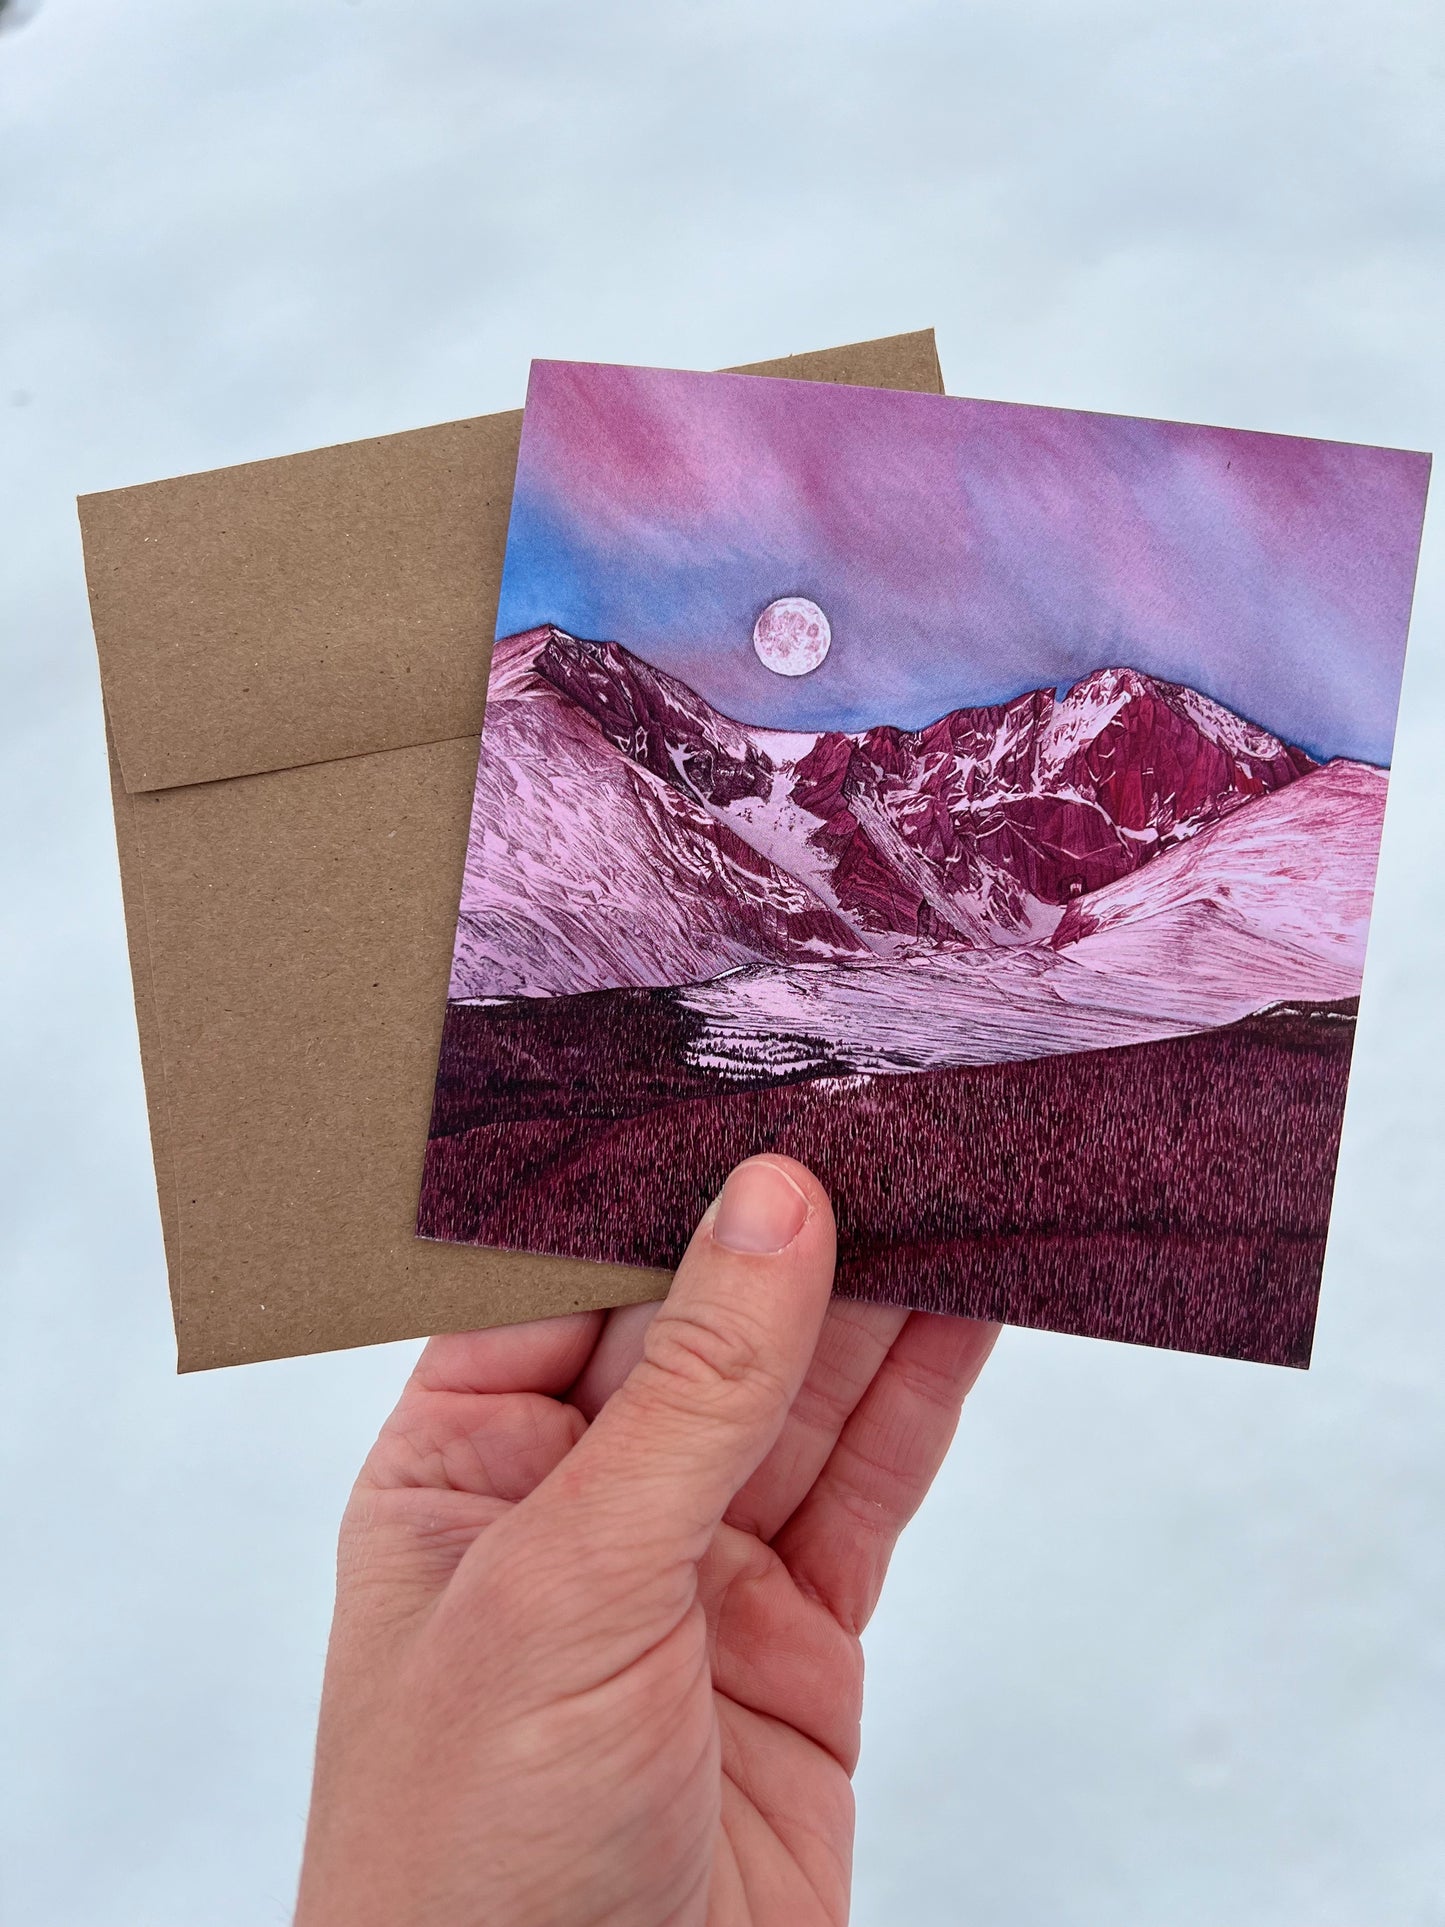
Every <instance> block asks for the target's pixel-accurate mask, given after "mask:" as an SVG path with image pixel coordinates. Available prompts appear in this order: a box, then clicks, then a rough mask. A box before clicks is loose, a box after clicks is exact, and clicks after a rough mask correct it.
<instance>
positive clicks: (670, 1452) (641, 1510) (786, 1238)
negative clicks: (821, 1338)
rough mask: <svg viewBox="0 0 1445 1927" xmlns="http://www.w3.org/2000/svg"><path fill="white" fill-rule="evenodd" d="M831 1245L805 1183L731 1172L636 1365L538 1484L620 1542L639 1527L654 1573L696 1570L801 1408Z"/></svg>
mask: <svg viewBox="0 0 1445 1927" xmlns="http://www.w3.org/2000/svg"><path fill="white" fill-rule="evenodd" d="M835 1243H836V1240H835V1235H834V1229H833V1213H832V1210H831V1208H830V1206H829V1203H828V1196H827V1193H826V1192H825V1191H824V1189H823V1187H822V1186H821V1185H820V1184H819V1183H818V1181H817V1179H816V1178H815V1177H814V1176H813V1175H812V1173H811V1172H809V1171H807V1170H806V1169H805V1168H804V1167H803V1166H802V1165H801V1164H796V1163H794V1161H793V1160H792V1159H791V1158H784V1157H774V1156H772V1155H768V1156H765V1157H756V1158H750V1159H748V1161H747V1162H746V1163H744V1164H740V1165H739V1166H738V1167H737V1169H736V1170H735V1171H734V1172H733V1173H732V1175H731V1176H730V1177H729V1179H728V1181H727V1183H726V1184H725V1185H724V1187H723V1189H722V1192H721V1193H720V1195H719V1196H718V1198H717V1199H716V1200H715V1202H714V1203H713V1204H712V1205H711V1206H710V1208H709V1209H708V1211H707V1212H706V1213H705V1214H704V1216H703V1219H702V1222H701V1224H699V1226H698V1228H697V1231H696V1232H695V1234H694V1236H693V1239H692V1242H691V1243H690V1244H689V1246H688V1248H687V1252H686V1254H685V1255H684V1257H683V1260H682V1263H681V1264H680V1265H679V1267H678V1270H677V1275H676V1277H675V1278H674V1279H673V1282H672V1289H671V1290H670V1291H669V1293H668V1295H667V1298H666V1299H665V1301H664V1302H663V1304H662V1305H661V1307H660V1308H659V1310H658V1312H657V1315H656V1317H655V1318H654V1319H653V1320H652V1323H651V1324H650V1325H649V1326H648V1328H647V1333H646V1336H645V1338H644V1340H643V1344H642V1355H641V1357H640V1358H639V1359H638V1361H637V1363H636V1365H634V1367H633V1368H632V1371H631V1372H630V1373H629V1374H628V1376H627V1377H626V1378H625V1379H624V1380H623V1382H622V1384H621V1385H620V1386H619V1388H618V1389H617V1391H616V1392H615V1393H614V1394H613V1395H612V1397H611V1398H610V1399H608V1401H607V1403H606V1404H605V1405H604V1406H603V1408H602V1410H601V1411H600V1412H599V1413H598V1415H597V1417H596V1419H595V1420H594V1421H593V1423H592V1425H591V1427H590V1428H589V1430H588V1432H587V1433H586V1435H585V1436H584V1438H583V1439H582V1440H581V1442H580V1443H579V1444H578V1445H577V1446H576V1447H575V1449H574V1450H573V1451H572V1452H570V1453H569V1454H568V1456H567V1458H566V1459H565V1460H564V1462H563V1464H562V1465H561V1466H559V1467H558V1469H557V1471H556V1472H555V1473H553V1474H552V1478H551V1479H549V1480H548V1481H547V1484H551V1483H552V1482H553V1480H555V1481H557V1483H558V1484H559V1485H561V1486H564V1487H565V1488H566V1490H567V1496H568V1499H569V1500H576V1501H578V1502H579V1503H580V1505H581V1506H582V1507H583V1509H584V1511H585V1513H586V1514H587V1516H589V1517H590V1519H591V1520H592V1522H593V1524H594V1526H596V1525H599V1524H600V1523H601V1522H602V1519H603V1518H605V1519H606V1520H607V1521H608V1522H610V1523H611V1524H612V1526H613V1527H614V1529H615V1530H616V1531H617V1532H618V1533H619V1534H621V1535H623V1536H624V1537H629V1536H631V1535H632V1533H633V1532H635V1531H636V1527H637V1523H638V1522H640V1521H644V1522H645V1523H646V1531H645V1535H644V1536H645V1542H646V1557H647V1558H648V1559H649V1560H650V1561H656V1562H657V1563H658V1564H665V1563H669V1562H671V1561H672V1560H678V1559H681V1560H697V1559H700V1558H701V1556H702V1554H703V1552H704V1551H705V1550H706V1549H707V1545H708V1542H709V1540H710V1539H711V1537H712V1535H713V1533H714V1532H715V1531H716V1529H717V1526H718V1523H719V1521H720V1520H721V1518H722V1515H723V1513H724V1512H725V1511H726V1510H727V1507H728V1505H729V1503H730V1501H731V1500H732V1498H733V1495H734V1494H735V1493H736V1492H737V1491H738V1489H739V1488H740V1487H741V1486H742V1485H744V1484H745V1483H746V1481H747V1480H748V1478H749V1477H750V1476H751V1475H752V1473H753V1472H754V1471H755V1470H756V1469H757V1467H758V1465H759V1464H760V1463H761V1462H762V1460H763V1458H764V1457H765V1456H766V1455H767V1452H768V1451H769V1449H770V1447H771V1446H772V1445H773V1443H774V1442H775V1440H776V1439H777V1436H778V1434H779V1432H780V1431H781V1430H782V1426H783V1421H784V1419H785V1418H786V1416H787V1413H788V1408H789V1406H790V1405H791V1404H792V1402H793V1400H794V1398H795V1397H796V1396H797V1393H798V1389H799V1387H800V1385H801V1384H802V1381H803V1376H804V1373H805V1372H806V1371H807V1368H808V1363H809V1360H810V1359H811V1358H812V1355H813V1348H814V1346H815V1345H816V1343H817V1340H818V1333H819V1330H820V1328H821V1326H822V1322H823V1314H824V1312H825V1311H826V1309H827V1305H828V1294H829V1290H830V1288H831V1285H832V1280H833V1261H834V1252H835ZM538 1496H539V1497H540V1496H541V1495H540V1493H539V1494H538ZM559 1496H560V1494H559ZM599 1515H600V1516H599ZM614 1543H615V1541H614ZM638 1550H639V1552H641V1551H642V1550H643V1547H642V1546H640V1545H639V1547H638Z"/></svg>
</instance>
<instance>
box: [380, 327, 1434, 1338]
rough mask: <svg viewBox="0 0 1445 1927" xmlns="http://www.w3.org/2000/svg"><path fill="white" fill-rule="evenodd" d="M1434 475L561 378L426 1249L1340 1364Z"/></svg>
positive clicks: (530, 483)
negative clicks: (804, 1200) (739, 1215)
mask: <svg viewBox="0 0 1445 1927" xmlns="http://www.w3.org/2000/svg"><path fill="white" fill-rule="evenodd" d="M1428 469H1429V463H1428V458H1426V457H1423V456H1420V455H1417V454H1413V453H1411V452H1409V451H1406V450H1399V449H1384V448H1371V447H1364V446H1355V445H1351V444H1345V443H1338V442H1323V441H1309V440H1306V439H1304V438H1301V437H1291V436H1280V435H1261V434H1255V433H1247V432H1243V431H1239V430H1230V429H1220V428H1209V427H1200V426H1193V425H1189V424H1185V423H1179V422H1161V421H1146V420H1138V419H1134V418H1129V417H1122V416H1105V415H1090V414H1085V413H1081V412H1078V411H1070V410H1066V409H1054V408H1036V407H1021V406H1017V405H1011V404H1008V403H999V402H983V401H967V400H961V399H955V398H952V397H947V396H941V395H919V394H890V393H887V392H886V391H881V390H865V389H849V388H846V387H843V386H830V385H828V384H818V383H812V382H796V381H777V380H757V379H753V378H749V377H745V376H700V375H687V374H679V373H677V372H675V371H669V370H661V369H635V368H633V369H628V368H608V367H596V366H590V365H586V364H578V363H558V362H538V363H535V364H534V365H533V370H532V378H531V383H530V386H529V390H528V401H527V409H526V413H525V416H524V419H523V427H522V441H521V450H520V455H519V460H518V468H517V482H516V491H515V495H514V498H513V506H512V515H511V523H510V527H509V533H508V540H507V554H506V565H505V569H504V572H503V578H502V584H501V594H500V603H499V610H498V617H497V623H496V633H497V636H498V638H499V640H498V641H497V642H496V644H495V646H494V649H493V653H492V658H491V665H490V672H489V680H488V689H487V704H486V714H485V718H484V724H483V730H482V739H481V746H480V752H479V759H478V765H477V778H476V788H475V793H474V797H473V804H472V813H471V821H470V831H469V838H468V846H467V853H466V859H465V867H464V875H463V881H462V888H461V896H460V904H459V910H458V918H457V926H456V940H455V946H454V950H453V955H452V962H451V972H450V982H449V986H448V995H447V1001H446V1009H445V1013H444V1016H443V1021H442V1029H441V1042H440V1049H439V1053H438V1062H437V1075H436V1083H435V1090H434V1098H433V1105H432V1112H431V1121H430V1126H429V1130H428V1140H427V1146H426V1153H425V1159H424V1165H423V1173H422V1182H421V1186H420V1198H419V1204H418V1212H417V1221H416V1223H417V1231H418V1233H419V1235H420V1236H422V1237H424V1238H435V1239H444V1240H448V1241H453V1242H461V1243H469V1244H475V1245H487V1246H494V1247H501V1248H504V1249H508V1250H514V1251H525V1252H540V1253H548V1254H556V1255H560V1256H563V1257H567V1258H573V1259H583V1260H589V1261H593V1262H596V1263H601V1264H605V1265H613V1266H622V1267H639V1266H640V1267H646V1268H649V1269H651V1270H652V1271H654V1272H656V1273H662V1272H665V1271H666V1270H667V1269H668V1268H669V1267H671V1266H673V1265H675V1264H676V1263H677V1262H678V1260H679V1258H680V1256H681V1254H682V1252H683V1250H684V1248H685V1246H686V1243H687V1240H688V1237H689V1236H690V1234H691V1230H692V1227H693V1226H694V1225H695V1224H696V1223H697V1221H698V1218H699V1216H700V1215H701V1213H702V1211H703V1210H704V1208H705V1207H706V1205H707V1203H708V1201H709V1200H710V1199H711V1198H713V1197H715V1196H716V1194H717V1192H718V1190H719V1189H720V1187H721V1186H722V1184H723V1182H724V1180H725V1179H726V1177H727V1174H728V1171H729V1170H730V1169H731V1168H732V1166H733V1165H735V1164H736V1163H737V1162H738V1161H739V1160H740V1159H742V1158H745V1157H748V1156H751V1155H756V1154H757V1153H759V1152H776V1153H779V1154H785V1155H787V1156H790V1157H793V1158H797V1159H799V1160H800V1161H801V1162H803V1163H804V1164H806V1165H808V1166H809V1167H810V1168H811V1169H812V1170H813V1171H814V1172H815V1173H816V1174H817V1176H818V1177H819V1179H820V1180H821V1181H822V1183H823V1185H824V1186H825V1188H826V1189H827V1191H828V1193H829V1196H830V1198H831V1200H832V1203H833V1210H834V1216H835V1219H836V1223H837V1231H838V1272H837V1279H836V1285H835V1289H836V1290H837V1291H838V1292H839V1293H840V1294H841V1295H843V1296H851V1297H856V1298H862V1299H871V1300H878V1301H882V1302H885V1303H889V1304H893V1305H899V1306H907V1307H912V1308H915V1309H920V1310H926V1311H934V1312H947V1313H953V1314H959V1315H965V1316H971V1317H979V1318H990V1319H999V1320H1002V1321H1004V1322H1008V1323H1012V1324H1018V1325H1028V1326H1037V1327H1043V1328H1047V1329H1051V1330H1055V1331H1063V1332H1074V1333H1080V1334H1087V1335H1089V1336H1093V1337H1104V1338H1112V1339H1122V1340H1127V1341H1130V1342H1134V1343H1140V1344H1148V1345H1166V1346H1173V1347H1178V1348H1181V1349H1186V1350H1193V1351H1204V1352H1213V1353H1218V1354H1223V1355H1226V1356H1229V1357H1233V1358H1238V1359H1251V1360H1259V1361H1263V1362H1268V1363H1272V1364H1280V1365H1293V1366H1303V1365H1306V1364H1307V1363H1308V1361H1309V1357H1310V1348H1311V1344H1312V1341H1313V1332H1314V1323H1315V1313H1316V1306H1317V1302H1318V1294H1319V1284H1320V1276H1321V1271H1322V1267H1323V1264H1324V1254H1325V1245H1326V1237H1327V1233H1328V1229H1329V1221H1330V1211H1331V1204H1332V1198H1333V1193H1334V1184H1335V1170H1336V1162H1337V1159H1338V1155H1339V1147H1340V1132H1341V1123H1342V1119H1343V1115H1344V1105H1345V1095H1346V1091H1347V1088H1348V1081H1349V1073H1350V1064H1351V1057H1352V1052H1353V1048H1354V1038H1355V1019H1356V1014H1357V1010H1358V1006H1359V998H1360V992H1361V985H1362V980H1363V976H1364V964H1365V948H1366V940H1367V936H1368V931H1369V923H1370V911H1371V903H1372V898H1373V893H1374V882H1375V869H1376V863H1377V859H1378V856H1379V849H1380V838H1381V831H1382V827H1383V822H1384V811H1385V799H1386V791H1387V787H1388V782H1389V771H1388V764H1389V760H1390V755H1391V751H1392V743H1393V733H1394V721H1395V705H1396V702H1397V699H1398V694H1399V688H1400V676H1401V669H1402V664H1403V652H1404V645H1405V636H1406V630H1407V626H1408V616H1409V606H1410V594H1411V587H1412V582H1413V571H1414V565H1415V558H1416V555H1417V553H1418V544H1419V535H1420V525H1421V519H1422V514H1423V506H1424V495H1425V486H1426V481H1427V477H1428ZM604 1289H610V1287H609V1286H605V1285H604ZM638 1289H639V1287H638V1284H637V1282H636V1280H635V1278H634V1277H632V1276H631V1274H629V1273H627V1272H625V1271H624V1272H623V1273H620V1274H619V1275H618V1279H617V1292H618V1298H619V1302H621V1301H622V1300H625V1299H631V1298H633V1297H635V1296H636V1295H637V1293H638ZM593 1302H595V1298H594V1299H593Z"/></svg>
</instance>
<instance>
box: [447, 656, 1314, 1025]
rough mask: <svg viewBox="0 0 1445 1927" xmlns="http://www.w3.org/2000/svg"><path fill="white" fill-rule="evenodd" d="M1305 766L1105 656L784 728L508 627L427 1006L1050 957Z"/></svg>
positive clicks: (654, 675) (1175, 689) (647, 672)
mask: <svg viewBox="0 0 1445 1927" xmlns="http://www.w3.org/2000/svg"><path fill="white" fill-rule="evenodd" d="M1318 768H1319V766H1318V765H1317V764H1316V763H1315V762H1314V761H1313V760H1312V759H1311V758H1310V757H1308V756H1307V755H1305V754H1304V752H1303V751H1301V750H1299V749H1296V748H1293V747H1291V746H1289V745H1288V744H1285V743H1282V742H1280V741H1279V740H1278V739H1277V738H1276V737H1274V736H1272V735H1270V734H1269V733H1268V732H1266V731H1265V730H1263V729H1261V728H1259V727H1257V726H1256V725H1254V724H1253V723H1250V722H1247V721H1245V720H1244V719H1242V718H1240V717H1238V716H1236V715H1234V714H1233V713H1232V712H1231V711H1230V710H1228V709H1226V708H1224V707H1223V706H1222V705H1220V704H1218V703H1216V702H1214V701H1212V700H1211V699H1210V698H1208V697H1206V696H1203V695H1201V694H1199V693H1198V692H1197V691H1195V690H1192V689H1189V688H1186V687H1184V686H1182V685H1180V684H1175V683H1168V682H1164V681H1161V680H1159V679H1157V678H1154V677H1151V676H1147V675H1144V674H1141V673H1140V672H1138V671H1136V670H1133V669H1128V668H1104V669H1099V670H1096V671H1095V672H1094V673H1093V674H1092V675H1089V676H1087V677H1085V678H1084V679H1083V680H1082V681H1081V682H1079V683H1077V684H1075V685H1074V687H1073V688H1071V689H1070V690H1069V691H1068V692H1067V693H1066V694H1064V695H1059V694H1057V693H1056V692H1055V691H1054V690H1053V689H1037V690H1031V691H1028V692H1027V693H1025V694H1023V695H1021V696H1018V697H1016V698H1015V699H1014V700H1013V701H1012V702H1009V703H1003V704H995V705H990V706H987V707H983V708H976V709H958V710H953V711H951V712H950V713H949V714H948V715H946V716H942V717H940V718H939V719H938V720H937V721H936V722H933V723H930V724H928V725H927V726H926V727H925V728H923V729H919V730H902V729H897V728H894V727H891V726H888V725H882V726H879V727H876V728H873V729H869V730H864V731H862V732H859V733H855V734H845V733H841V732H836V731H826V732H823V733H820V734H800V733H788V732H781V731H774V730H766V729H759V728H753V727H750V726H745V725H743V724H741V723H739V722H736V721H734V720H732V719H731V718H729V717H726V716H723V715H721V714H719V713H718V712H717V711H716V710H714V709H713V708H712V707H711V705H710V704H708V703H707V702H706V701H704V699H703V698H702V697H701V696H699V695H698V694H697V692H696V691H695V690H693V689H691V688H689V687H688V686H687V685H686V684H685V683H683V682H681V681H679V680H678V679H677V678H675V677H672V676H669V675H666V674H665V673H663V672H662V671H660V670H658V669H656V668H654V667H652V666H651V665H650V664H648V663H646V662H644V661H642V660H641V659H640V658H638V657H637V656H634V655H633V654H631V652H630V651H628V650H627V649H625V648H623V647H622V646H621V645H619V644H617V643H615V642H590V641H584V640H581V639H579V638H577V637H574V636H570V635H567V634H566V633H564V632H563V631H561V630H559V629H556V628H554V627H550V626H549V627H544V628H540V629H534V630H529V631H526V632H524V633H523V634H521V635H517V636H511V637H508V638H506V639H504V640H503V641H501V642H499V643H498V644H497V648H496V652H495V656H494V662H493V670H492V680H491V687H490V693H489V698H488V708H487V718H486V730H485V735H484V737H483V748H482V757H481V764H480V769H479V775H478V785H477V796H476V803H475V813H474V820H473V833H472V841H471V847H470V850H469V855H468V872H467V879H466V884H465V887H464V891H463V901H462V917H461V924H460V929H459V937H458V947H457V957H456V962H455V966H454V971H453V979H452V995H453V996H454V997H460V998H476V997H489V996H490V997H495V996H508V995H513V994H517V993H518V992H521V993H524V994H527V993H529V994H533V995H539V994H540V995H546V994H550V993H559V992H569V991H577V990H589V989H601V988H608V987H615V986H622V985H646V984H668V983H671V984H678V983H687V982H698V981H700V980H701V979H704V978H708V977H713V976H716V975H718V974H720V973H721V972H723V971H726V970H729V969H732V968H734V967H736V966H738V965H746V964H755V963H759V962H766V963H790V964H791V963H800V962H809V961H812V962H817V961H823V960H825V959H836V960H843V959H849V958H852V959H855V960H858V961H866V960H868V959H869V958H870V957H872V958H879V959H885V958H891V957H910V956H918V955H921V954H928V953H935V952H938V951H940V950H945V951H948V952H966V951H978V950H987V951H996V950H997V949H998V948H999V947H1001V946H1003V947H1020V946H1039V945H1044V946H1055V945H1057V944H1059V943H1063V942H1068V941H1071V940H1072V939H1073V938H1075V937H1077V936H1079V935H1082V934H1086V933H1087V930H1088V929H1089V928H1091V927H1092V926H1091V924H1090V922H1089V915H1088V905H1087V903H1086V902H1085V901H1083V900H1086V899H1090V898H1092V897H1093V895H1094V893H1096V892H1098V891H1100V890H1107V889H1108V888H1109V887H1110V886H1112V885H1115V884H1117V883H1119V882H1120V881H1121V880H1122V879H1124V878H1127V877H1131V876H1133V875H1134V874H1135V873H1136V872H1137V871H1139V870H1140V869H1141V868H1142V867H1143V866H1145V865H1148V864H1152V863H1153V862H1155V861H1156V860H1157V859H1158V858H1159V857H1160V855H1161V854H1162V853H1166V852H1168V851H1169V850H1171V849H1172V848H1174V847H1175V846H1177V845H1179V844H1181V843H1184V842H1187V841H1189V840H1190V839H1192V838H1194V837H1195V836H1197V835H1198V834H1199V833H1200V832H1201V831H1202V830H1205V829H1208V828H1209V827H1210V826H1211V825H1214V824H1217V823H1219V822H1221V821H1222V820H1223V819H1225V818H1226V817H1229V816H1231V815H1232V814H1234V813H1235V812H1236V811H1238V810H1239V809H1240V808H1242V807H1243V806H1245V805H1247V804H1249V803H1251V802H1252V801H1254V800H1255V799H1258V798H1261V797H1265V796H1268V795H1270V794H1272V793H1273V792H1276V791H1279V790H1281V789H1284V788H1285V787H1287V786H1288V785H1290V784H1293V783H1294V782H1296V781H1297V780H1298V779H1300V778H1301V777H1306V776H1309V775H1310V774H1311V773H1312V772H1315V771H1316V770H1317V769H1318Z"/></svg>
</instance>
